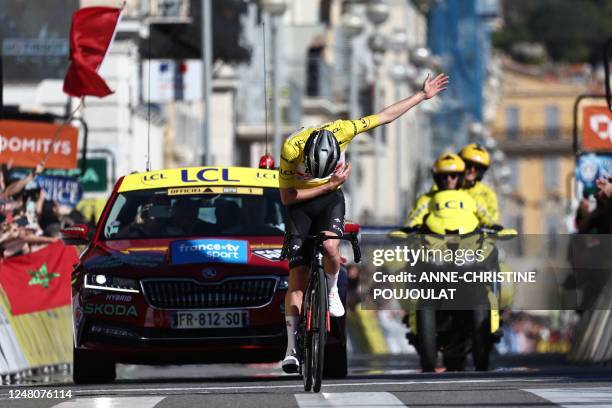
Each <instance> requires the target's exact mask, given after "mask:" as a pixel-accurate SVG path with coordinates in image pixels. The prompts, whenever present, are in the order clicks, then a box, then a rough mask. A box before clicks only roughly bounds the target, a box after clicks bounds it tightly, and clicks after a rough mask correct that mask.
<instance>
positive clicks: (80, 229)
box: [60, 224, 89, 245]
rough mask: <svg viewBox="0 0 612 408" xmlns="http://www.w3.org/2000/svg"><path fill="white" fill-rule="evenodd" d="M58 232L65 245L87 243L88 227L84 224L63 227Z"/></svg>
mask: <svg viewBox="0 0 612 408" xmlns="http://www.w3.org/2000/svg"><path fill="white" fill-rule="evenodd" d="M60 233H61V236H62V241H64V243H65V244H66V245H87V244H88V243H89V227H88V226H87V225H85V224H75V225H72V226H70V227H66V228H63V229H62V230H61V231H60Z"/></svg>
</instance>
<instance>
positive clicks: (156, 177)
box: [142, 173, 166, 184]
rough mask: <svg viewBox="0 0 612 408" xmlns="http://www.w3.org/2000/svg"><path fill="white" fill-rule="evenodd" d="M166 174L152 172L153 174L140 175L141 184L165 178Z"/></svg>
mask: <svg viewBox="0 0 612 408" xmlns="http://www.w3.org/2000/svg"><path fill="white" fill-rule="evenodd" d="M165 179H166V176H165V175H164V173H153V174H145V175H144V176H142V182H143V184H148V183H154V182H156V181H160V180H165Z"/></svg>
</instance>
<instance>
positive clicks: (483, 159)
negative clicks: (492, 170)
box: [459, 143, 499, 223]
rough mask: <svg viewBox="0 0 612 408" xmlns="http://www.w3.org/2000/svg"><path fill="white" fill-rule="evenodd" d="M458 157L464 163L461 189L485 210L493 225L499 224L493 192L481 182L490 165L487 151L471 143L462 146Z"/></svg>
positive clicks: (495, 197) (495, 198)
mask: <svg viewBox="0 0 612 408" xmlns="http://www.w3.org/2000/svg"><path fill="white" fill-rule="evenodd" d="M459 156H460V157H461V158H462V159H463V161H464V162H465V181H464V182H463V188H464V189H465V190H466V191H467V192H468V193H469V194H470V195H471V196H472V198H473V199H474V201H476V203H477V204H478V205H480V206H481V207H483V208H485V209H486V210H487V213H488V214H489V216H490V217H491V218H492V219H493V221H494V222H495V223H498V222H499V210H498V208H497V196H496V195H495V192H494V191H493V190H492V189H491V188H490V187H489V186H487V185H486V184H484V183H483V182H482V178H483V176H484V174H485V172H486V171H487V169H488V168H489V166H490V164H491V157H490V156H489V152H488V151H487V149H485V148H484V147H482V146H481V145H479V144H476V143H471V144H469V145H467V146H464V147H463V149H461V151H460V152H459Z"/></svg>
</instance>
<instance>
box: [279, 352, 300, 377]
mask: <svg viewBox="0 0 612 408" xmlns="http://www.w3.org/2000/svg"><path fill="white" fill-rule="evenodd" d="M281 366H282V368H283V371H284V372H286V373H287V374H297V373H298V371H299V368H300V361H299V360H298V359H297V353H296V352H295V349H292V350H291V352H290V353H289V354H287V355H286V356H285V358H284V359H283V362H282V364H281Z"/></svg>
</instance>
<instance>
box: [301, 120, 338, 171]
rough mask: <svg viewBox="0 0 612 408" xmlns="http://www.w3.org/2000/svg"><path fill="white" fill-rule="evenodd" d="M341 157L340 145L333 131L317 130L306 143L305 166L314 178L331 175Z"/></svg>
mask: <svg viewBox="0 0 612 408" xmlns="http://www.w3.org/2000/svg"><path fill="white" fill-rule="evenodd" d="M339 159H340V145H339V144H338V140H337V139H336V137H335V136H334V134H333V133H332V132H330V131H329V130H325V129H320V130H315V131H314V132H312V133H311V134H310V136H309V137H308V140H306V144H305V145H304V166H305V167H306V172H308V174H310V175H311V176H312V177H314V178H325V177H329V176H330V175H331V174H332V173H333V172H334V170H336V165H337V164H338V160H339Z"/></svg>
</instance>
